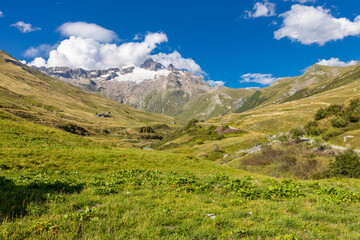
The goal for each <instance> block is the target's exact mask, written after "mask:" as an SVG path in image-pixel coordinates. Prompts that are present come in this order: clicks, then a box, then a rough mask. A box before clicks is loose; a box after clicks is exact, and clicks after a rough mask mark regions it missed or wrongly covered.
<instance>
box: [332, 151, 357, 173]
mask: <svg viewBox="0 0 360 240" xmlns="http://www.w3.org/2000/svg"><path fill="white" fill-rule="evenodd" d="M329 167H330V171H331V172H332V173H333V174H334V175H336V176H339V175H340V176H346V177H351V178H359V177H360V157H359V155H358V154H357V153H356V152H355V151H354V150H352V149H349V150H346V151H345V152H342V153H339V154H338V155H337V156H336V158H335V161H334V162H332V163H330V166H329Z"/></svg>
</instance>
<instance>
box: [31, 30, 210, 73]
mask: <svg viewBox="0 0 360 240" xmlns="http://www.w3.org/2000/svg"><path fill="white" fill-rule="evenodd" d="M167 41H168V38H167V36H166V34H165V33H148V34H147V35H146V36H145V38H144V40H143V41H141V42H127V43H123V44H121V45H116V44H110V43H101V42H98V41H96V40H94V39H91V38H83V37H76V36H71V37H70V38H69V39H66V40H63V41H62V42H61V43H60V44H59V45H58V46H56V49H54V50H52V51H50V53H49V58H48V59H47V60H45V59H44V58H43V57H39V56H37V58H35V59H34V60H33V61H31V62H30V63H29V65H33V66H36V67H40V66H45V67H55V66H62V67H70V68H83V69H86V70H91V69H108V68H113V67H121V66H129V65H135V66H140V65H141V64H142V63H144V61H145V60H146V59H148V58H149V57H151V58H153V60H154V61H156V62H160V63H161V64H163V65H164V66H168V65H169V64H173V65H174V66H175V68H179V69H186V70H188V71H190V72H192V73H194V74H196V75H200V74H204V71H203V70H202V69H201V67H200V66H199V65H198V64H197V63H196V62H195V61H194V60H192V59H190V58H183V57H182V56H181V55H180V53H179V52H177V51H174V52H173V53H169V54H166V53H158V54H155V55H151V53H152V51H153V50H155V49H156V47H157V46H158V45H159V44H161V43H163V42H167ZM50 47H51V46H50V45H46V46H42V47H41V48H40V46H39V47H38V48H33V49H31V48H30V49H28V51H27V54H28V56H30V55H32V56H34V57H35V55H36V53H41V51H43V52H45V51H46V50H47V49H48V48H50Z"/></svg>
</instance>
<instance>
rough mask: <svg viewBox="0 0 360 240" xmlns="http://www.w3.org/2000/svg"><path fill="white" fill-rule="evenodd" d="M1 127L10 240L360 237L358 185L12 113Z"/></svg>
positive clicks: (2, 229)
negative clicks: (292, 176)
mask: <svg viewBox="0 0 360 240" xmlns="http://www.w3.org/2000/svg"><path fill="white" fill-rule="evenodd" d="M0 126H1V128H0V129H1V132H0V134H1V138H2V139H3V141H2V143H1V144H2V147H1V150H0V166H1V169H2V170H0V200H1V202H2V204H1V206H0V218H1V221H2V224H1V226H0V236H1V237H0V238H3V239H73V238H76V239H94V238H95V239H114V238H115V239H116V238H117V239H123V238H132V239H142V238H156V239H169V238H171V239H259V238H261V239H286V238H284V237H288V238H290V237H296V238H298V239H334V238H341V239H358V238H359V230H360V226H359V224H358V222H359V216H358V214H357V213H356V209H358V207H359V196H360V195H359V194H360V193H359V191H358V186H359V184H360V182H359V180H354V179H340V178H334V179H328V180H319V181H299V180H291V181H290V180H286V181H284V180H281V179H274V178H269V177H266V176H264V175H259V174H256V173H250V172H246V171H243V170H238V169H235V168H230V167H227V166H221V165H219V164H217V163H214V162H211V161H207V160H204V159H203V158H201V157H194V156H192V155H191V154H190V155H189V154H186V153H185V154H181V153H171V152H168V151H154V150H153V151H145V150H140V149H129V148H119V147H118V146H116V145H111V144H108V143H101V142H98V141H93V140H92V139H91V138H87V137H83V136H77V135H74V134H70V133H66V132H63V131H60V130H57V129H54V128H50V127H47V126H42V125H38V124H35V123H31V122H27V121H24V120H21V119H18V118H17V117H14V116H12V115H9V114H7V113H5V114H3V115H2V117H1V118H0ZM242 136H243V137H244V136H245V137H246V134H245V135H243V134H242ZM232 138H236V136H234V135H229V137H228V138H225V139H222V140H220V142H221V141H231V139H232ZM238 138H239V137H238ZM203 145H205V144H203ZM203 145H201V146H203ZM219 146H220V148H224V149H225V148H226V146H228V145H227V144H225V143H224V145H221V144H219ZM250 176H251V177H250ZM330 230H331V231H330ZM290 239H291V238H290Z"/></svg>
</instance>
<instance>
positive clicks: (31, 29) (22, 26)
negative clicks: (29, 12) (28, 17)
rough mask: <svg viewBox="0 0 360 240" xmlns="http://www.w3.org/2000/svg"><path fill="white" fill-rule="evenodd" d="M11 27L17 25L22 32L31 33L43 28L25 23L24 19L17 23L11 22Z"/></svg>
mask: <svg viewBox="0 0 360 240" xmlns="http://www.w3.org/2000/svg"><path fill="white" fill-rule="evenodd" d="M10 26H11V27H16V28H17V29H19V30H20V32H22V33H29V32H34V31H38V30H41V28H39V27H33V26H32V24H31V23H24V22H23V21H19V22H17V23H14V24H11V25H10Z"/></svg>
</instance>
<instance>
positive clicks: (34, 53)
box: [23, 44, 58, 57]
mask: <svg viewBox="0 0 360 240" xmlns="http://www.w3.org/2000/svg"><path fill="white" fill-rule="evenodd" d="M57 46H58V45H57V44H55V45H49V44H41V45H39V46H38V47H30V48H28V49H26V51H25V52H24V54H23V55H24V57H39V56H42V57H48V55H49V52H50V51H51V50H54V49H56V47H57Z"/></svg>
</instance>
